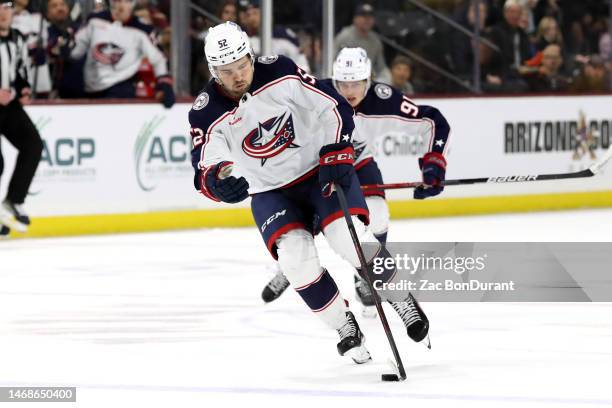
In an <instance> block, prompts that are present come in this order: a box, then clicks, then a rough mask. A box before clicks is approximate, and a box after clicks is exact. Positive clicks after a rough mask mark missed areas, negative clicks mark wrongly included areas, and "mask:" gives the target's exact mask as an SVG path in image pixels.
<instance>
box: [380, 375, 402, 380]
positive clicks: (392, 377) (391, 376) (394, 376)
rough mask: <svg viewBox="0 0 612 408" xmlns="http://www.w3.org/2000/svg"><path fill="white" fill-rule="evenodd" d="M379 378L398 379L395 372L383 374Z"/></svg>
mask: <svg viewBox="0 0 612 408" xmlns="http://www.w3.org/2000/svg"><path fill="white" fill-rule="evenodd" d="M380 379H381V380H383V381H399V377H398V376H397V374H383V375H381V376H380Z"/></svg>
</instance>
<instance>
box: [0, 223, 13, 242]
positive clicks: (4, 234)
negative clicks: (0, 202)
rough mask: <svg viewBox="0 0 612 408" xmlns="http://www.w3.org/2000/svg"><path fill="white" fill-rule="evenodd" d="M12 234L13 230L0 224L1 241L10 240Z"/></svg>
mask: <svg viewBox="0 0 612 408" xmlns="http://www.w3.org/2000/svg"><path fill="white" fill-rule="evenodd" d="M10 233H11V229H10V228H9V227H7V226H6V225H2V224H0V239H3V238H8V236H9V234H10Z"/></svg>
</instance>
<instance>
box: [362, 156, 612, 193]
mask: <svg viewBox="0 0 612 408" xmlns="http://www.w3.org/2000/svg"><path fill="white" fill-rule="evenodd" d="M610 159H612V149H608V151H607V152H606V154H605V155H604V156H603V157H602V158H601V159H600V160H599V161H597V162H596V163H595V164H593V165H592V166H591V167H589V168H588V169H585V170H581V171H576V172H572V173H556V174H530V175H522V176H501V177H481V178H465V179H454V180H445V181H444V182H443V183H442V185H444V186H459V185H465V184H481V183H485V184H503V183H523V182H527V181H543V180H563V179H572V178H585V177H593V176H594V175H595V174H597V173H598V172H599V171H600V170H601V169H602V168H603V167H604V166H605V165H606V164H607V163H608V162H609V161H610ZM421 185H423V182H422V181H415V182H409V183H390V184H365V185H363V186H361V189H362V190H364V191H372V190H374V191H379V190H395V189H400V188H416V187H419V186H421Z"/></svg>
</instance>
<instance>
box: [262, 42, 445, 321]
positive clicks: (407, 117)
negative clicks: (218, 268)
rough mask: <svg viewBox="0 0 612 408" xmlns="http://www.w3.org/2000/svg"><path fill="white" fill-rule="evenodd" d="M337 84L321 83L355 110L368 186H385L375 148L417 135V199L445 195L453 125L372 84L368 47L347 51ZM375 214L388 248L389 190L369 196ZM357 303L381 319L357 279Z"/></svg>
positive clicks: (271, 293)
mask: <svg viewBox="0 0 612 408" xmlns="http://www.w3.org/2000/svg"><path fill="white" fill-rule="evenodd" d="M332 70H333V74H332V78H331V79H325V80H322V81H321V82H323V83H326V84H328V85H330V86H334V87H335V88H336V89H337V90H338V92H339V93H340V94H341V95H342V96H344V97H345V98H346V99H347V101H348V102H349V103H350V104H351V106H352V107H353V109H354V110H355V116H354V118H353V119H354V121H355V128H356V130H357V131H356V132H355V137H354V138H353V146H354V148H355V169H356V171H357V176H358V178H359V182H360V183H361V184H362V185H372V184H383V178H382V175H381V173H380V170H379V169H378V165H377V164H376V161H375V160H374V157H373V153H374V148H373V147H374V144H375V141H376V139H377V138H381V137H384V136H402V135H407V134H409V135H412V136H417V135H418V136H420V137H421V138H422V139H423V140H424V141H427V142H428V143H427V146H428V152H427V153H426V154H425V155H424V156H423V157H422V158H421V159H419V166H420V167H421V170H422V172H423V182H424V185H423V186H421V187H418V188H417V189H416V190H415V192H414V198H415V199H423V198H426V197H432V196H435V195H438V194H440V193H441V192H442V190H443V189H444V187H442V186H440V183H441V182H442V181H443V180H444V176H445V172H446V159H445V158H444V153H445V151H446V146H447V142H448V136H449V133H450V126H449V125H448V122H447V121H446V119H445V118H444V116H443V115H442V114H441V113H440V111H438V109H436V108H434V107H431V106H426V105H417V104H416V103H414V102H413V101H412V100H410V99H408V98H407V97H406V96H404V95H403V94H402V93H401V92H400V91H399V90H398V89H395V88H393V87H390V86H389V85H385V84H381V83H377V82H374V83H371V81H370V78H371V75H372V68H371V62H370V60H369V58H368V56H367V54H366V52H365V50H364V49H362V48H343V49H342V50H341V51H340V52H339V53H338V57H337V58H336V61H335V63H334V65H333V69H332ZM365 196H366V203H367V205H368V209H369V210H370V225H369V228H370V229H371V230H372V232H373V233H374V235H375V236H376V238H377V239H378V240H379V241H380V242H381V243H385V242H386V240H387V231H388V229H389V208H388V206H387V203H386V201H385V193H384V191H376V190H369V191H366V192H365ZM288 286H289V282H288V281H287V278H286V277H285V276H284V275H283V274H282V272H281V271H280V270H278V271H277V274H276V275H275V276H274V278H272V280H271V281H270V282H269V283H268V284H267V285H266V287H265V288H264V290H263V292H262V298H263V300H264V301H265V302H271V301H274V300H275V299H277V298H278V297H279V296H280V295H281V294H282V293H283V292H284V290H285V289H286V288H287V287H288ZM355 292H356V295H357V299H359V300H360V301H361V303H362V304H363V305H364V306H365V308H364V315H365V316H375V309H374V299H373V298H372V293H371V292H370V290H369V289H368V286H367V285H366V284H365V282H364V281H363V280H361V279H359V277H358V275H356V276H355Z"/></svg>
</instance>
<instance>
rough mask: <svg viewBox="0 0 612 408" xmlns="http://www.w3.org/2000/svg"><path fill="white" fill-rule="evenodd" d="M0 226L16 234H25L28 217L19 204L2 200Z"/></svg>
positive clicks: (28, 222) (28, 221)
mask: <svg viewBox="0 0 612 408" xmlns="http://www.w3.org/2000/svg"><path fill="white" fill-rule="evenodd" d="M0 224H3V225H5V226H7V227H9V228H12V229H14V230H16V231H18V232H26V231H27V230H28V226H29V225H30V217H28V216H27V215H26V213H25V212H24V211H23V208H22V207H21V204H15V203H13V202H11V201H9V200H4V201H3V202H2V204H1V205H0Z"/></svg>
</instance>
